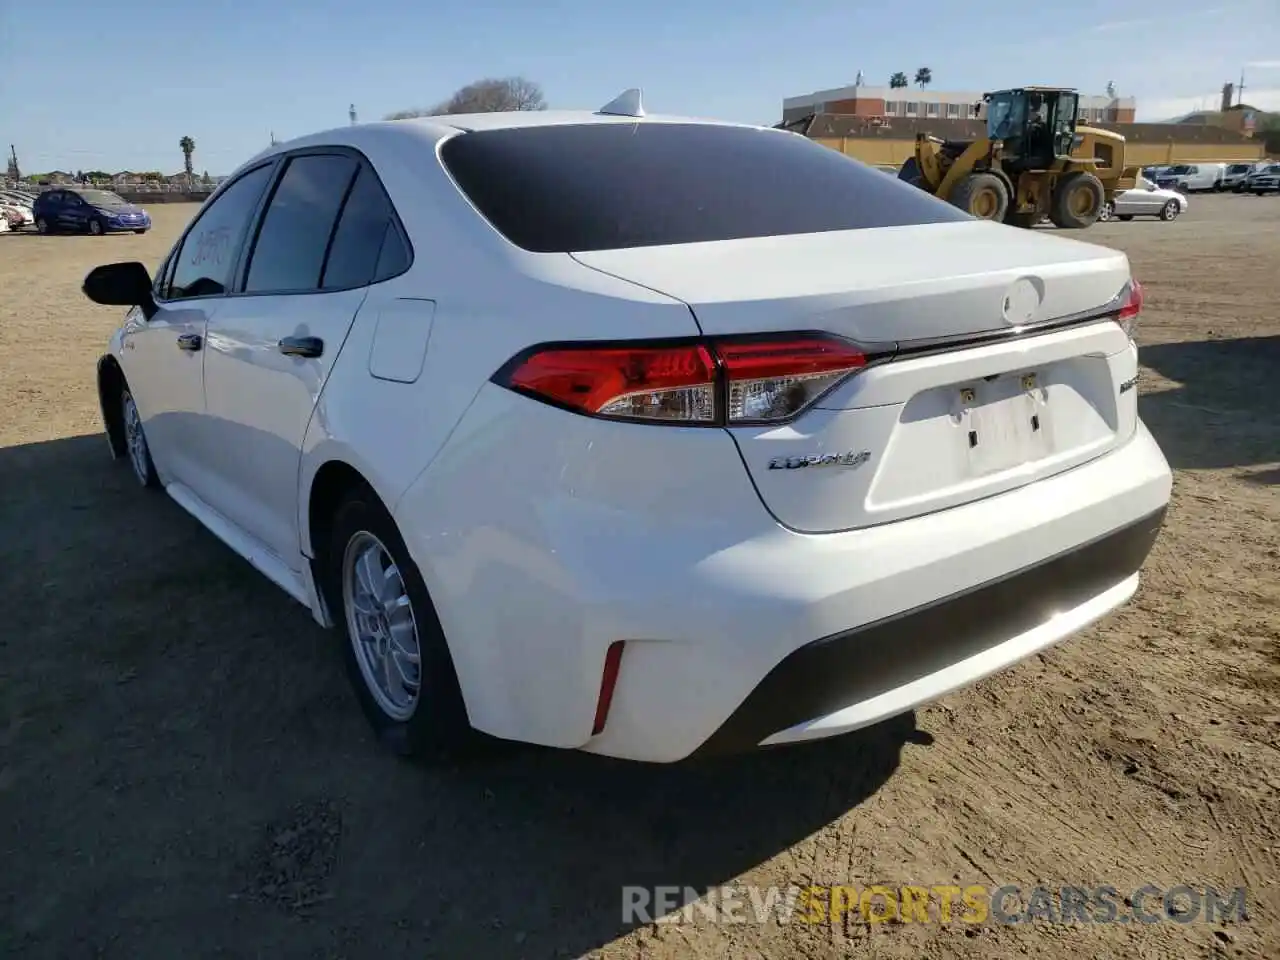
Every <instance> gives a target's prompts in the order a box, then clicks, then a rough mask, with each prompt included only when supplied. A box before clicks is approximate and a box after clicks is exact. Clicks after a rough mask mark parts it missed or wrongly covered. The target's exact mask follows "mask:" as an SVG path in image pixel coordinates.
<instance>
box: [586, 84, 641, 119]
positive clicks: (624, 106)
mask: <svg viewBox="0 0 1280 960" xmlns="http://www.w3.org/2000/svg"><path fill="white" fill-rule="evenodd" d="M596 113H602V114H604V115H605V116H608V117H643V116H644V101H643V98H642V96H641V94H640V88H639V87H632V88H631V89H630V90H624V91H623V92H622V93H620V94H618V95H617V96H616V97H614V98H613V99H612V100H610V101H609V102H608V103H606V104H605V105H604V106H603V107H601V108H600V109H599V110H597V111H596Z"/></svg>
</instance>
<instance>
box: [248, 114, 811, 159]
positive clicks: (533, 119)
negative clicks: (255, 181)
mask: <svg viewBox="0 0 1280 960" xmlns="http://www.w3.org/2000/svg"><path fill="white" fill-rule="evenodd" d="M655 123H662V124H672V123H685V124H700V125H706V126H719V127H740V128H747V129H756V130H768V131H774V128H772V127H765V126H760V125H757V124H750V123H732V122H729V121H724V120H710V119H705V118H700V117H682V116H675V115H664V114H647V115H646V116H643V117H628V116H617V115H614V114H604V113H594V112H592V111H589V110H512V111H506V112H500V113H455V114H444V115H438V116H428V117H413V118H408V119H404V120H382V121H377V122H373V123H360V124H354V125H351V126H345V127H335V128H333V129H330V130H322V131H320V132H318V133H312V134H307V135H305V136H302V137H297V138H295V139H293V140H286V141H283V142H280V143H277V144H274V145H272V146H270V147H268V148H267V149H265V150H263V151H262V152H261V153H259V154H257V155H256V156H255V157H253V158H252V160H250V161H247V162H248V163H256V162H260V161H262V160H265V159H267V158H268V157H272V156H275V155H277V154H280V153H287V152H289V151H290V150H298V149H304V148H306V147H318V146H341V145H346V146H352V147H356V148H357V149H359V148H362V147H366V146H367V147H373V148H375V149H376V148H377V147H379V146H384V145H386V146H390V145H392V144H393V143H397V142H399V143H404V142H405V141H407V140H413V139H418V140H420V141H426V142H427V143H430V144H434V143H436V142H438V141H440V140H443V139H445V138H447V137H451V136H455V135H457V134H459V133H470V132H473V131H481V130H516V129H528V128H531V127H553V126H569V125H574V124H628V125H637V124H655ZM774 132H781V133H786V132H787V131H774Z"/></svg>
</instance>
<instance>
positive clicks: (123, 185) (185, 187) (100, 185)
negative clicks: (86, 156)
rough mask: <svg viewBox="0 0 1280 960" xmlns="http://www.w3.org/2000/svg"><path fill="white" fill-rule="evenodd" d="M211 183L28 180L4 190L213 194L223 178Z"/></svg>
mask: <svg viewBox="0 0 1280 960" xmlns="http://www.w3.org/2000/svg"><path fill="white" fill-rule="evenodd" d="M211 179H212V182H211V183H204V182H202V181H200V180H198V179H197V180H195V181H193V182H191V183H190V184H187V183H159V182H157V181H155V180H125V181H117V180H110V181H105V182H96V183H95V182H93V181H90V182H89V183H80V182H78V181H72V180H68V181H66V182H64V183H52V182H51V183H44V184H34V183H32V182H31V181H29V180H5V181H4V189H6V190H15V189H17V190H27V191H30V192H34V193H42V192H43V191H45V190H52V189H54V188H56V187H71V188H75V187H85V188H86V189H95V190H110V191H112V192H113V193H213V191H214V190H216V189H217V187H218V184H220V183H221V182H222V181H223V180H224V179H226V178H225V177H217V178H216V179H215V178H211Z"/></svg>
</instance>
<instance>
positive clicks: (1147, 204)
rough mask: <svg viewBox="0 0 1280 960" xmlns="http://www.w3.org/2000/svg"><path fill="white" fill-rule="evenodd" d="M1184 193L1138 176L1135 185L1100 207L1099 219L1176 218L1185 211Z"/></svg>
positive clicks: (1185, 200)
mask: <svg viewBox="0 0 1280 960" xmlns="http://www.w3.org/2000/svg"><path fill="white" fill-rule="evenodd" d="M1187 203H1188V201H1187V198H1186V195H1185V194H1181V193H1178V191H1176V190H1165V189H1164V188H1162V187H1157V186H1156V185H1155V184H1154V183H1152V182H1151V181H1150V180H1148V179H1147V178H1146V177H1139V178H1138V183H1137V185H1136V186H1134V187H1132V188H1131V189H1129V190H1124V191H1122V192H1120V193H1118V194H1116V198H1115V200H1114V201H1111V202H1109V203H1106V204H1104V205H1103V207H1102V214H1101V215H1100V216H1099V217H1098V219H1099V220H1132V219H1133V218H1134V217H1159V218H1160V219H1161V220H1176V219H1177V218H1178V215H1179V214H1182V213H1186V212H1187Z"/></svg>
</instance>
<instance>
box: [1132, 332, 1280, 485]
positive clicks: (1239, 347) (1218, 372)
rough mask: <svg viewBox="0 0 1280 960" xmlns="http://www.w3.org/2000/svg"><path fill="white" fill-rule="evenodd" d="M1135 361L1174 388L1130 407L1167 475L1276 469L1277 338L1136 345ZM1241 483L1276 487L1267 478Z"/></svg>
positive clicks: (1279, 438)
mask: <svg viewBox="0 0 1280 960" xmlns="http://www.w3.org/2000/svg"><path fill="white" fill-rule="evenodd" d="M1138 357H1139V360H1140V362H1141V363H1142V365H1143V366H1145V367H1149V368H1151V369H1152V370H1155V371H1157V372H1158V373H1159V374H1160V375H1161V376H1163V377H1166V378H1167V379H1169V380H1173V381H1175V382H1176V383H1178V384H1180V385H1181V386H1180V387H1179V388H1178V389H1174V390H1166V391H1161V392H1146V393H1143V394H1142V395H1141V397H1140V398H1139V401H1138V403H1139V411H1140V413H1141V415H1142V419H1143V420H1144V421H1145V422H1146V424H1147V426H1148V427H1150V428H1151V432H1152V433H1153V434H1155V437H1156V439H1157V440H1158V441H1159V442H1160V446H1161V448H1162V449H1163V450H1164V453H1165V456H1166V457H1168V459H1169V462H1170V463H1171V464H1172V465H1173V466H1174V467H1175V468H1189V469H1215V468H1229V467H1254V466H1259V465H1262V464H1271V463H1275V462H1276V461H1280V336H1273V337H1242V338H1239V339H1234V340H1200V341H1193V342H1182V343H1157V344H1151V345H1146V344H1143V345H1141V346H1140V347H1139V350H1138ZM1244 476H1245V478H1246V479H1249V480H1251V481H1253V482H1257V483H1275V482H1276V471H1274V470H1272V471H1264V472H1260V473H1259V472H1250V473H1246V474H1245V475H1244ZM1268 478H1269V479H1268Z"/></svg>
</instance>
